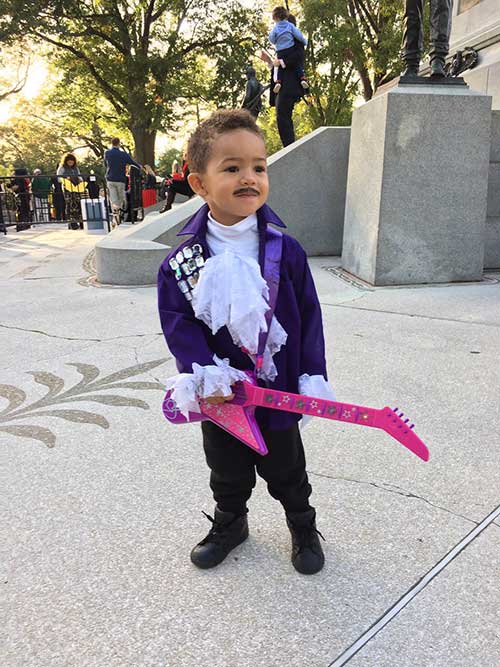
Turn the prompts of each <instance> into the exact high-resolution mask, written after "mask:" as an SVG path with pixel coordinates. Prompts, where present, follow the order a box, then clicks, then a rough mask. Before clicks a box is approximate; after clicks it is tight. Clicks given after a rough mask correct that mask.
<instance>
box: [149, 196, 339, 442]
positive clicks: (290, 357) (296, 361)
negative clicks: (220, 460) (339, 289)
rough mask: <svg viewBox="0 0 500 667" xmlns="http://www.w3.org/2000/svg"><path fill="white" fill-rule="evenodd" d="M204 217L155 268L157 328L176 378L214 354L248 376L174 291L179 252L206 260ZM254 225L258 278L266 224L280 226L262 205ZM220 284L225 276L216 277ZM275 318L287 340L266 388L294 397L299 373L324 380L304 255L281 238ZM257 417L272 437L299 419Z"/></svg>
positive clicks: (264, 412) (228, 346) (223, 338)
mask: <svg viewBox="0 0 500 667" xmlns="http://www.w3.org/2000/svg"><path fill="white" fill-rule="evenodd" d="M207 214H208V206H207V205H206V204H205V205H204V206H202V207H201V208H200V209H199V211H198V212H197V213H196V214H195V215H194V216H193V217H192V218H191V219H190V220H189V222H188V223H187V224H186V225H185V226H184V228H183V229H182V230H181V231H180V232H179V234H178V236H181V235H188V234H189V235H192V236H191V238H190V239H189V240H188V241H184V242H183V243H182V244H181V245H180V246H179V247H178V248H176V249H175V250H173V251H172V252H171V253H170V254H169V255H168V257H167V258H166V259H165V261H164V262H163V264H162V265H161V267H160V271H159V274H158V307H159V311H160V320H161V326H162V329H163V333H164V334H165V339H166V341H167V344H168V347H169V348H170V351H171V353H172V354H173V356H174V357H175V359H176V362H177V368H178V370H179V372H180V373H192V364H193V362H196V363H198V364H200V365H201V366H207V365H210V364H213V355H214V354H216V355H217V356H218V357H219V358H220V359H224V358H228V359H229V363H230V364H231V366H233V367H234V368H239V369H241V370H247V369H248V370H251V369H252V368H253V364H252V361H251V359H250V358H249V357H248V356H247V355H246V354H245V353H244V352H242V351H241V349H240V348H239V347H237V346H236V345H235V344H234V343H233V341H232V338H231V336H230V334H229V332H228V330H227V328H226V327H223V328H222V329H220V330H219V331H218V332H217V333H216V334H215V335H213V334H212V332H211V330H210V329H209V328H208V327H207V326H206V325H205V324H204V323H203V322H202V321H200V320H198V319H196V317H195V315H194V313H193V309H192V306H191V304H190V302H189V301H187V300H186V298H185V297H184V295H183V294H182V292H181V291H180V289H179V288H178V286H177V281H176V279H175V275H174V272H173V271H172V269H171V268H170V266H169V263H168V261H169V259H170V258H171V257H174V256H175V254H176V252H177V251H178V250H179V248H184V247H185V246H192V245H193V244H195V243H199V244H200V245H202V247H203V252H204V256H205V258H207V257H209V256H210V251H209V249H208V246H207V241H206V233H207ZM257 220H258V228H259V237H260V248H259V264H260V267H261V272H262V268H263V260H264V252H265V235H266V227H267V225H268V224H269V223H271V224H273V225H276V226H277V227H285V225H284V224H283V222H282V221H281V220H280V219H279V218H278V216H277V215H276V214H275V213H274V212H273V211H272V210H271V209H270V208H269V206H267V205H266V204H265V205H264V206H262V207H261V208H260V209H259V210H258V211H257ZM201 270H202V271H203V269H201ZM222 280H224V276H222V275H221V281H222ZM275 315H276V317H277V318H278V321H279V322H280V324H281V325H282V326H283V328H284V329H285V331H286V332H287V334H288V339H287V342H286V345H285V346H284V347H282V348H281V350H280V351H279V352H277V353H276V354H275V355H274V357H273V360H274V363H275V365H276V368H277V370H278V376H277V378H276V380H275V381H274V382H273V383H269V384H268V386H269V387H271V388H273V389H278V390H280V391H290V392H293V393H298V381H299V376H300V375H302V374H303V373H308V374H309V375H323V376H324V377H325V378H327V376H326V361H325V342H324V337H323V324H322V319H321V308H320V305H319V301H318V297H317V294H316V289H315V287H314V282H313V279H312V275H311V272H310V269H309V266H308V264H307V258H306V253H305V252H304V250H303V248H302V247H301V245H300V244H299V243H298V241H296V240H295V239H293V238H292V237H291V236H288V235H286V234H284V235H283V252H282V257H281V268H280V286H279V291H278V299H277V303H276V310H275ZM259 384H262V383H259ZM256 416H257V420H258V422H259V425H260V426H261V428H269V429H272V430H276V431H279V430H283V429H287V428H289V427H291V426H292V425H293V424H294V423H296V422H297V421H298V420H299V419H300V415H297V414H293V413H290V412H281V411H279V410H270V409H268V408H258V409H257V411H256Z"/></svg>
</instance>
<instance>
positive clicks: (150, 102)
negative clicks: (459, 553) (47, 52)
mask: <svg viewBox="0 0 500 667" xmlns="http://www.w3.org/2000/svg"><path fill="white" fill-rule="evenodd" d="M24 36H31V37H32V38H33V39H36V40H39V41H43V42H45V43H46V44H49V45H51V46H52V47H53V48H54V50H55V52H56V53H58V66H59V67H60V68H61V69H62V70H63V71H64V72H65V74H66V77H67V79H68V78H77V77H78V78H80V79H82V80H83V79H86V80H87V82H89V85H90V82H92V85H93V86H94V87H96V89H97V90H98V91H99V94H100V95H101V96H103V97H105V98H106V100H107V102H108V103H109V105H110V106H111V107H112V109H113V110H114V112H115V114H116V117H117V119H118V120H119V122H120V123H121V124H122V126H124V127H127V128H128V129H129V130H130V132H131V134H132V136H133V138H134V142H135V147H136V153H137V157H138V159H139V160H140V161H141V162H153V161H154V156H153V148H154V139H155V135H156V132H157V131H158V130H163V131H169V130H172V129H174V127H175V116H174V109H175V104H176V102H177V100H179V99H182V98H184V99H193V98H194V97H196V96H197V94H198V86H200V87H201V88H202V89H203V88H204V89H205V90H206V91H207V94H208V95H209V96H210V98H211V99H212V100H213V101H214V102H215V104H224V105H227V104H234V103H235V100H236V97H237V93H236V91H237V90H239V88H240V78H239V74H238V75H236V72H240V71H241V65H242V62H243V61H244V60H248V58H249V56H250V54H251V52H252V51H253V50H254V49H255V48H256V47H257V45H258V44H259V40H262V25H261V23H260V14H259V12H258V11H256V10H254V9H247V8H244V7H243V6H242V5H241V4H240V3H239V2H237V0H197V2H195V3H194V2H192V3H186V2H185V1H184V0H135V1H134V2H133V3H131V2H129V1H128V0H100V2H98V3H97V2H94V0H78V2H75V1H74V0H33V1H32V2H30V3H26V2H24V0H0V39H3V41H6V40H10V41H15V40H16V39H18V38H22V37H24ZM201 54H204V55H205V56H207V57H208V58H209V59H210V61H211V62H215V70H214V71H213V72H210V71H207V69H205V71H204V72H201V73H200V74H201V76H196V63H197V58H198V57H199V56H200V55H201ZM193 73H195V76H194V77H193V76H192V74H193ZM212 84H213V85H212Z"/></svg>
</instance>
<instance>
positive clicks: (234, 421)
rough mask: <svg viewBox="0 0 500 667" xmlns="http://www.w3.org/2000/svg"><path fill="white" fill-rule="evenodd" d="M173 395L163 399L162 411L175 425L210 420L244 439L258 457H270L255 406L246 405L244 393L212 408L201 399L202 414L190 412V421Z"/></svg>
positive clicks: (244, 442)
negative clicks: (259, 455)
mask: <svg viewBox="0 0 500 667" xmlns="http://www.w3.org/2000/svg"><path fill="white" fill-rule="evenodd" d="M249 379H250V378H249ZM238 384H242V383H238ZM245 384H247V383H245ZM248 384H249V383H248ZM170 396H171V392H170V391H168V392H167V394H166V396H165V398H164V400H163V406H162V408H163V414H164V415H165V417H166V418H167V419H168V421H169V422H171V423H172V424H187V423H191V422H199V421H206V420H209V421H211V422H213V423H214V424H217V426H220V427H221V428H223V429H224V430H225V431H227V432H228V433H230V434H231V435H234V437H235V438H238V440H241V442H242V443H243V444H245V445H247V447H250V448H251V449H253V450H255V451H256V452H257V453H258V454H261V455H262V456H264V455H265V454H267V447H266V443H265V442H264V438H263V437H262V433H261V431H260V428H259V425H258V424H257V421H256V419H255V406H254V405H245V400H244V398H243V397H242V395H241V392H238V394H237V395H235V397H234V399H233V400H232V401H227V402H226V403H221V404H219V405H212V404H211V403H208V402H207V401H204V400H203V399H202V400H201V401H200V412H190V413H189V419H186V417H184V415H183V414H182V412H181V411H180V410H179V408H178V407H177V405H176V404H175V401H174V400H173V399H172V398H171V397H170Z"/></svg>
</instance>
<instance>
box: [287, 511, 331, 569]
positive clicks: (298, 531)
mask: <svg viewBox="0 0 500 667" xmlns="http://www.w3.org/2000/svg"><path fill="white" fill-rule="evenodd" d="M286 523H287V526H288V528H289V529H290V532H291V534H292V563H293V566H294V568H295V569H296V570H297V572H300V573H301V574H315V573H316V572H319V571H320V570H321V569H322V568H323V565H324V564H325V555H324V554H323V549H322V548H321V544H320V541H319V539H318V535H319V536H320V537H321V539H322V540H324V539H325V538H324V537H323V535H321V533H320V532H319V530H317V529H316V512H315V510H314V509H313V508H312V507H311V509H309V510H307V512H287V514H286Z"/></svg>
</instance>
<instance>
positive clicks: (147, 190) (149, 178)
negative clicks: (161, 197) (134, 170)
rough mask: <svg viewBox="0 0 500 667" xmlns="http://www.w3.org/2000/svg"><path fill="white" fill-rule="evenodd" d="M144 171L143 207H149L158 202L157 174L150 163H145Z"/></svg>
mask: <svg viewBox="0 0 500 667" xmlns="http://www.w3.org/2000/svg"><path fill="white" fill-rule="evenodd" d="M144 172H145V174H144V179H143V186H142V206H143V208H147V207H148V206H153V204H156V192H157V190H156V174H155V172H154V170H153V169H152V167H150V165H149V164H145V165H144Z"/></svg>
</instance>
